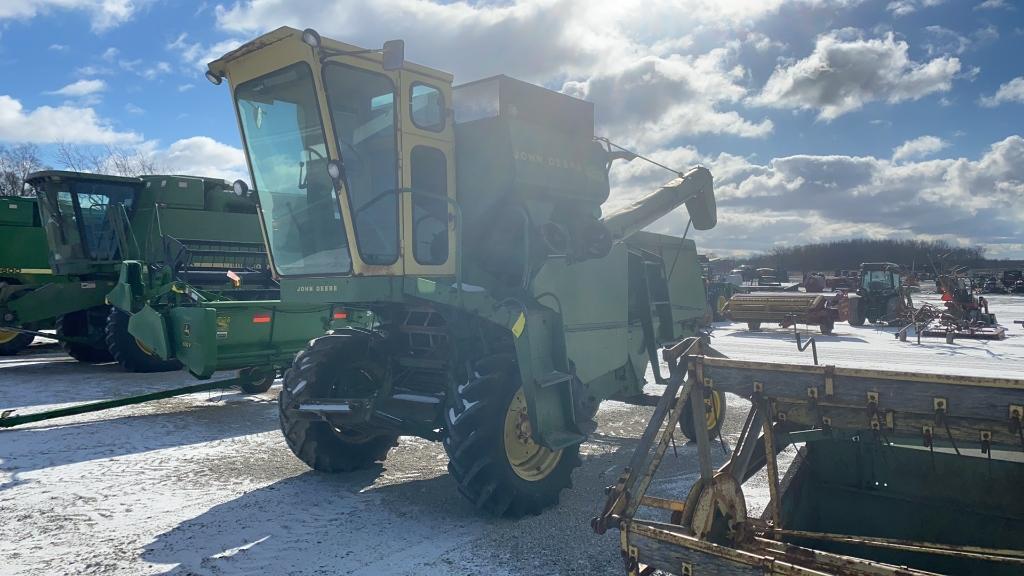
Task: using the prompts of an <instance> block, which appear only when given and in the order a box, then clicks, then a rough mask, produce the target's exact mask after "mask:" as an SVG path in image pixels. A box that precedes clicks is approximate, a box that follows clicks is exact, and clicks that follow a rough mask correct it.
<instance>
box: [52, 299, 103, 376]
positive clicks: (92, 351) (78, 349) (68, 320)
mask: <svg viewBox="0 0 1024 576" xmlns="http://www.w3.org/2000/svg"><path fill="white" fill-rule="evenodd" d="M88 312H89V311H88V310H79V311H77V312H72V313H70V314H66V315H62V316H58V317H57V320H56V322H55V326H54V327H55V328H56V332H57V337H58V339H60V337H61V336H63V335H65V334H67V331H68V327H69V326H68V325H69V324H72V323H76V322H81V321H82V320H81V317H80V316H78V315H84V316H85V317H86V319H88ZM86 321H88V320H86ZM60 347H61V348H62V349H63V350H64V352H65V353H66V354H67V355H68V356H71V357H72V358H74V359H75V360H78V361H79V362H82V363H85V364H95V363H99V362H110V361H111V360H113V359H114V357H113V356H111V355H110V350H108V349H107V347H106V343H105V342H103V341H102V340H101V341H100V342H97V343H95V344H85V343H81V342H67V341H66V340H63V339H61V340H60Z"/></svg>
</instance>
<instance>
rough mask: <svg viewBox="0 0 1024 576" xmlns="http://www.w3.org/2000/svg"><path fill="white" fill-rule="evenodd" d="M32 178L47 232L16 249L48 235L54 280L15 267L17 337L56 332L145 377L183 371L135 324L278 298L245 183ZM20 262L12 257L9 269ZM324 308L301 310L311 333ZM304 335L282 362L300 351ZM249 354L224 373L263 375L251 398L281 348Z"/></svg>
mask: <svg viewBox="0 0 1024 576" xmlns="http://www.w3.org/2000/svg"><path fill="white" fill-rule="evenodd" d="M27 181H28V184H29V185H31V186H32V187H33V188H34V189H35V191H36V194H37V198H38V202H39V213H40V216H41V219H40V217H39V216H37V217H36V218H37V220H35V221H34V222H40V221H41V222H42V223H43V224H44V225H43V226H42V227H41V228H40V227H38V226H37V227H26V229H25V230H20V231H12V232H11V234H16V236H12V242H13V243H14V245H15V246H19V248H18V249H17V254H25V253H26V251H27V248H28V247H32V246H36V247H38V243H39V241H40V240H41V238H38V237H39V236H41V235H43V234H44V233H45V236H46V240H47V241H48V252H49V256H50V258H49V260H50V262H51V263H52V269H53V272H54V273H55V274H53V275H50V276H35V277H32V278H31V279H30V280H26V275H25V274H24V272H25V268H22V267H20V266H21V265H19V268H18V270H21V271H22V273H21V274H20V275H17V276H13V277H11V278H10V279H5V284H4V286H3V288H0V291H2V292H0V294H2V295H3V296H4V297H3V298H2V299H0V306H2V308H0V311H2V315H3V316H2V317H3V322H4V324H5V325H6V326H10V327H11V328H12V330H11V331H10V332H11V333H14V334H21V335H22V336H18V338H20V339H24V340H28V341H31V340H30V339H31V338H32V335H33V332H35V331H38V330H40V329H42V328H46V327H49V326H50V325H53V326H55V327H56V331H57V333H56V337H57V338H58V339H59V340H61V343H62V345H63V346H64V348H65V349H66V350H67V352H68V353H69V354H70V355H71V356H73V357H74V358H76V359H78V360H81V361H87V362H96V361H107V360H111V359H116V360H117V361H118V362H120V363H121V364H122V365H123V366H124V367H125V368H126V369H128V370H132V371H139V372H152V371H160V370H174V369H178V368H179V367H180V364H179V363H178V361H177V360H176V359H174V358H167V357H166V355H165V357H164V358H161V357H160V355H159V354H158V350H156V349H153V348H150V347H149V346H147V345H145V344H143V343H142V342H143V339H142V338H136V337H134V336H132V335H131V333H130V329H131V328H132V327H133V326H138V330H139V331H141V332H142V333H145V331H146V330H147V328H148V326H149V325H150V324H149V323H147V320H150V321H152V320H153V319H154V318H156V319H157V321H159V318H160V314H167V315H173V314H174V312H173V310H174V309H175V308H177V307H180V306H191V305H193V304H195V303H196V302H206V301H223V302H224V303H225V306H226V307H228V306H230V304H229V303H228V302H231V301H236V300H246V301H249V302H250V305H251V306H252V307H253V308H250V309H247V310H248V311H252V310H257V311H258V310H259V306H260V304H261V302H262V301H263V300H268V299H271V298H275V297H276V296H277V293H278V290H277V284H276V282H274V280H273V278H272V277H271V274H270V271H269V266H268V263H267V257H266V251H265V250H264V248H263V242H262V236H261V234H260V230H259V224H258V221H257V218H256V203H255V199H254V198H253V196H252V195H251V194H250V193H249V192H248V190H247V189H246V188H245V187H244V186H243V187H241V188H239V189H238V190H237V192H236V191H234V190H232V187H230V186H228V185H227V184H226V183H225V182H224V181H223V180H219V179H211V178H196V177H187V176H160V175H156V176H143V177H141V178H122V177H118V176H109V175H99V174H85V173H75V172H58V171H47V172H39V173H35V174H32V175H30V176H29V178H28V180H27ZM23 202H27V201H23ZM26 212H27V210H26ZM26 222H28V220H26ZM44 246H45V244H44ZM15 255H16V254H12V255H11V256H9V257H8V258H7V259H5V260H4V261H5V262H7V261H11V262H13V261H14V256H15ZM38 256H39V255H38V254H37V255H36V259H39V258H38ZM47 271H49V269H47ZM306 308H307V309H308V308H309V307H308V306H306ZM157 310H159V312H157ZM293 312H305V311H293ZM320 312H321V313H319V314H318V313H310V314H299V316H301V318H300V319H299V320H300V321H302V322H306V321H312V325H313V328H312V330H306V331H305V336H308V335H309V333H316V332H317V331H318V330H322V329H323V328H324V326H325V321H326V317H325V314H326V313H325V312H322V310H321V311H320ZM290 319H295V318H294V317H290ZM221 322H222V324H223V323H225V322H230V318H226V317H225V319H222V320H221ZM256 322H257V323H258V324H259V323H260V322H259V320H258V319H257V321H256ZM262 324H267V325H269V324H271V322H270V321H269V319H268V320H267V321H266V322H262ZM261 329H264V327H263V326H258V327H257V328H255V330H256V331H257V332H258V331H260V330H261ZM14 330H21V332H15V331H14ZM5 334H6V332H5ZM304 339H305V338H304V337H303V338H299V339H298V340H297V341H296V342H295V343H294V344H293V346H292V348H290V349H289V350H288V351H287V352H285V353H283V354H280V356H287V355H289V354H294V352H295V350H297V349H298V347H299V345H300V343H301V342H303V341H304ZM242 356H243V357H241V358H235V362H234V365H230V364H231V363H230V362H227V363H225V366H227V367H231V368H234V367H246V368H253V369H254V370H256V371H255V372H252V374H253V376H257V375H258V376H259V377H258V378H256V379H255V380H256V382H250V383H248V384H249V385H250V387H252V391H258V389H260V388H262V389H265V388H266V386H269V384H270V382H271V381H272V378H270V376H272V372H273V367H274V366H275V365H276V364H275V360H274V359H273V357H276V356H278V355H277V354H276V351H275V350H272V349H267V350H264V351H263V353H262V354H257V355H251V354H244V355H242ZM256 372H259V374H257V373H256ZM268 378H270V379H269V380H268Z"/></svg>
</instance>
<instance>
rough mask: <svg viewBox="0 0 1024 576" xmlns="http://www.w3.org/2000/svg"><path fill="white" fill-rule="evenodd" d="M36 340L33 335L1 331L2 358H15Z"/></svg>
mask: <svg viewBox="0 0 1024 576" xmlns="http://www.w3.org/2000/svg"><path fill="white" fill-rule="evenodd" d="M35 339H36V337H35V336H34V335H33V334H25V333H23V332H15V331H14V330H0V356H14V355H15V354H17V353H18V352H21V351H22V350H24V349H25V348H28V347H29V345H30V344H32V342H33V341H34V340H35Z"/></svg>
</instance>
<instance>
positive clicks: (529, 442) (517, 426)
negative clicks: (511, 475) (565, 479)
mask: <svg viewBox="0 0 1024 576" xmlns="http://www.w3.org/2000/svg"><path fill="white" fill-rule="evenodd" d="M505 455H506V456H507V457H508V462H509V464H510V465H511V466H512V471H513V472H515V473H516V476H519V477H520V478H522V479H523V480H527V481H530V482H536V481H538V480H543V479H544V478H547V477H548V475H549V474H551V472H552V471H553V470H554V469H555V466H557V465H558V461H559V460H561V459H562V451H561V450H550V449H548V448H545V447H543V446H541V445H540V444H537V443H536V442H534V441H533V430H532V429H531V428H530V416H529V414H527V412H526V395H525V394H523V389H522V388H520V389H519V390H518V391H517V392H516V395H515V396H513V397H512V402H510V403H509V405H508V412H506V413H505Z"/></svg>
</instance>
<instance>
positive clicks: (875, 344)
mask: <svg viewBox="0 0 1024 576" xmlns="http://www.w3.org/2000/svg"><path fill="white" fill-rule="evenodd" d="M991 301H992V308H993V311H995V312H996V313H997V314H999V316H1000V320H1001V321H1002V322H1003V324H1004V325H1006V326H1008V327H1010V328H1009V332H1010V333H1011V334H1015V336H1013V337H1011V338H1009V339H1007V340H1005V341H1003V342H974V341H964V342H958V343H957V344H954V345H946V344H945V343H944V342H943V341H941V340H937V339H936V340H931V341H926V344H924V345H922V346H917V345H916V344H912V343H899V342H895V341H894V340H893V337H892V334H891V331H887V330H880V329H875V328H872V327H862V328H852V327H849V326H846V325H845V324H842V325H839V326H837V327H836V332H837V333H836V335H835V336H832V337H819V348H818V350H819V355H820V356H821V358H822V362H823V363H833V364H840V365H849V366H872V367H889V368H892V369H906V370H920V371H944V372H945V371H948V372H951V373H974V374H979V373H981V374H988V373H991V374H992V375H1002V376H1018V377H1019V376H1020V375H1021V374H1022V373H1024V370H1022V369H1024V338H1022V337H1021V335H1022V334H1024V333H1022V329H1021V327H1020V326H1019V325H1015V324H1012V322H1011V321H1012V320H1013V319H1020V318H1024V298H1014V297H1010V296H1006V297H993V298H991ZM714 345H715V346H716V347H718V348H719V349H720V350H722V351H723V352H725V353H726V354H728V355H730V356H733V357H740V358H757V359H765V358H773V359H776V360H779V361H793V362H807V363H809V362H810V358H809V356H808V355H807V354H800V353H798V352H797V351H796V347H795V346H794V345H793V342H792V333H791V332H786V331H781V330H767V331H764V332H760V333H750V332H747V331H746V330H744V329H741V327H739V326H733V325H728V324H723V325H720V326H719V327H718V329H717V330H716V332H715V339H714ZM190 382H192V381H191V379H190V378H189V377H187V376H186V375H185V374H182V373H170V374H156V375H134V374H126V373H124V372H121V371H120V370H119V369H118V368H117V367H116V366H114V365H98V366H86V365H81V364H78V363H75V362H74V361H72V360H70V359H69V358H67V357H66V356H64V355H63V354H62V353H61V352H60V350H59V348H57V347H56V346H54V345H52V344H44V345H36V346H34V347H33V348H32V349H31V350H30V351H29V352H28V353H25V354H23V355H20V356H17V357H13V358H11V357H7V358H2V359H0V408H18V409H19V412H27V411H31V410H40V409H44V408H49V407H55V406H58V405H67V404H74V403H78V402H83V401H90V400H99V399H105V398H111V397H116V396H121V395H128V394H138V393H143V392H147V391H155V390H160V389H165V388H168V387H173V386H179V385H184V384H188V383H190ZM650 390H651V391H652V392H656V391H657V390H656V387H650ZM276 394H277V387H276V386H275V388H274V389H272V390H271V391H270V392H268V393H266V394H263V395H259V396H253V397H247V396H243V395H240V394H235V393H232V392H212V393H201V394H192V395H190V396H186V397H180V398H174V399H169V400H164V401H160V402H153V403H149V404H144V405H140V406H134V407H125V408H121V409H117V410H111V411H107V412H102V413H97V414H90V415H82V416H77V417H71V418H66V419H62V420H58V421H54V422H52V423H40V424H36V425H31V426H27V427H25V428H19V429H13V430H5V431H0V558H3V562H2V563H0V574H47V575H49V574H84V573H87V574H256V573H260V574H416V575H423V574H541V573H544V574H553V573H554V574H621V573H622V570H621V566H622V564H621V560H620V559H619V556H618V550H617V540H616V538H617V533H616V532H614V531H613V532H610V533H609V534H606V535H605V536H596V535H594V534H593V533H592V532H591V531H590V528H589V519H590V518H591V517H592V516H593V515H594V514H595V513H596V512H597V511H598V510H599V508H600V506H601V505H602V503H603V500H604V496H603V488H604V487H605V486H606V485H608V484H611V483H612V482H614V480H615V478H616V477H617V475H618V473H619V471H620V470H621V468H622V467H623V466H624V465H625V463H626V461H627V460H628V458H629V455H630V454H631V452H632V450H633V448H634V446H635V444H636V441H637V439H638V438H639V436H640V434H641V432H642V430H643V427H644V425H645V424H646V422H647V419H648V418H649V416H650V414H651V408H644V407H634V406H629V405H626V404H622V403H618V402H606V403H605V404H604V406H603V407H602V410H601V412H600V414H599V416H598V420H599V424H600V428H599V429H598V432H597V434H595V435H594V437H593V438H591V439H590V441H588V442H587V443H586V444H585V445H584V446H583V450H582V453H583V466H582V468H580V469H579V470H577V471H576V474H575V476H574V480H575V487H574V488H573V489H572V490H569V491H567V492H566V493H564V495H563V497H562V501H561V503H560V504H559V505H558V506H557V507H556V508H554V509H552V510H549V511H548V512H546V513H544V514H542V515H540V516H537V517H532V518H527V519H524V520H521V521H518V522H512V521H506V520H499V519H493V518H489V517H483V516H480V515H479V514H477V513H476V512H475V511H474V509H473V507H472V506H471V505H470V504H469V503H468V502H466V501H464V500H463V498H462V497H461V496H460V495H459V494H458V493H457V491H456V488H455V485H454V483H453V482H452V481H451V480H450V479H449V477H448V475H447V472H446V470H445V463H446V459H445V456H444V451H443V449H442V448H441V446H440V444H437V443H432V442H426V441H423V440H419V439H415V438H403V440H402V442H401V443H400V445H399V446H398V447H397V448H396V449H394V450H393V451H392V452H391V454H390V456H389V457H388V459H387V461H386V462H385V464H384V466H383V467H382V468H381V469H377V470H368V471H363V472H359V473H354V474H346V475H336V476H335V475H326V474H320V473H315V472H312V471H310V470H309V469H307V468H306V467H305V466H304V465H303V464H302V463H301V462H300V461H298V460H297V459H296V458H294V457H293V456H292V455H291V453H290V452H289V451H288V449H287V448H286V446H285V444H284V442H283V440H282V438H281V435H280V433H279V432H278V430H277V416H276V411H277V407H276ZM746 409H747V405H746V403H745V402H744V401H742V400H740V399H739V398H736V397H730V398H729V414H728V421H727V423H726V426H725V429H724V436H725V439H726V443H727V444H728V445H731V444H732V443H733V442H734V441H735V437H736V435H737V434H738V432H739V427H740V425H741V423H742V419H743V417H744V415H745V412H746ZM677 449H678V457H672V455H671V454H670V455H669V456H668V457H666V459H665V462H664V464H663V466H662V468H661V471H660V475H659V478H658V480H657V481H656V484H655V485H654V487H653V489H652V490H653V492H652V493H655V494H660V495H666V496H667V495H672V496H676V497H682V496H684V495H685V493H686V490H687V488H688V487H689V486H690V484H691V483H692V482H693V480H694V479H695V478H696V476H697V470H696V460H695V449H694V447H693V446H686V445H679V446H678V447H677ZM716 456H717V458H718V459H719V460H720V461H724V459H725V454H724V453H722V452H720V451H719V452H716ZM746 488H747V492H748V498H749V500H750V503H751V508H752V509H754V510H755V511H756V510H757V509H758V508H759V507H763V505H764V500H765V497H766V490H765V489H764V486H763V483H760V482H757V481H754V482H752V483H749V484H748V486H747V487H746Z"/></svg>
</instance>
